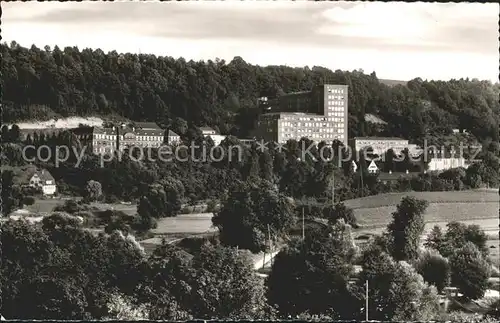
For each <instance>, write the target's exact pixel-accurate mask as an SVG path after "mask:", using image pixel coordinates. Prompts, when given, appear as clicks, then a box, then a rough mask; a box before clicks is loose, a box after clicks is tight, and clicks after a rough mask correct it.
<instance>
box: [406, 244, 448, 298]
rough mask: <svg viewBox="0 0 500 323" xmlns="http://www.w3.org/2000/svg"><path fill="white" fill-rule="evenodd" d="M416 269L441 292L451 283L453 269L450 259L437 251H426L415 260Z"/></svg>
mask: <svg viewBox="0 0 500 323" xmlns="http://www.w3.org/2000/svg"><path fill="white" fill-rule="evenodd" d="M415 269H416V270H417V272H418V273H419V274H420V275H422V277H423V278H424V280H425V281H426V282H428V283H429V284H431V285H434V286H436V288H437V290H438V291H439V292H441V291H443V288H444V287H446V286H448V285H449V283H450V277H451V269H450V265H449V263H448V260H447V259H446V258H444V257H443V256H441V255H440V254H439V253H437V252H435V251H425V252H424V253H423V254H421V255H420V257H419V258H418V259H417V261H416V262H415Z"/></svg>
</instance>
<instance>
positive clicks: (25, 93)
mask: <svg viewBox="0 0 500 323" xmlns="http://www.w3.org/2000/svg"><path fill="white" fill-rule="evenodd" d="M0 46H1V53H2V58H3V59H2V71H4V72H3V77H2V87H3V89H4V90H3V94H4V95H3V108H4V110H3V113H4V118H5V120H7V121H10V122H14V121H18V120H22V119H41V118H46V117H50V116H55V117H57V116H59V117H60V116H73V115H85V116H88V115H101V116H107V115H112V114H113V115H117V116H122V117H126V118H129V119H131V120H136V121H139V120H141V121H145V120H147V121H156V122H158V123H159V124H160V125H163V126H167V125H172V126H175V128H179V125H182V124H184V126H183V127H185V126H186V121H185V120H187V123H188V124H190V125H196V126H201V125H210V126H213V127H215V128H216V129H218V130H220V131H221V132H222V133H225V134H229V133H231V134H233V135H237V136H243V137H246V136H248V135H249V134H250V131H251V130H252V129H253V128H254V126H255V122H256V120H257V117H258V115H259V114H260V113H261V112H260V110H259V109H258V102H257V98H259V97H263V96H277V95H281V94H283V93H286V92H293V91H303V90H310V89H311V88H312V87H313V86H314V85H317V84H321V83H322V82H325V83H326V82H328V83H339V84H346V85H349V137H354V136H359V135H376V134H381V135H383V134H388V135H391V136H401V137H404V138H408V139H412V140H416V141H422V140H423V139H424V138H428V139H431V138H440V137H442V136H444V135H446V134H450V133H451V130H452V129H453V128H459V129H462V130H467V131H468V132H470V133H471V134H473V135H474V136H476V137H477V139H479V140H480V141H485V140H493V141H498V139H499V137H498V135H499V129H498V124H499V121H500V119H499V115H500V105H499V102H498V95H499V93H500V87H499V85H498V84H494V85H492V84H491V83H490V82H488V81H478V80H475V79H474V80H469V79H460V80H451V81H447V82H444V81H423V80H421V79H419V78H417V79H414V80H411V81H409V82H408V84H407V85H406V86H403V85H398V86H395V87H388V86H386V85H384V84H382V83H381V82H380V81H379V80H378V78H377V77H376V75H375V73H372V74H370V75H366V74H364V73H363V72H361V71H353V72H344V71H340V70H337V71H331V70H328V69H326V68H322V67H317V66H315V67H312V68H308V67H305V68H291V67H286V66H267V67H261V66H255V65H251V64H248V63H246V62H245V61H244V60H243V59H242V58H241V57H235V58H234V59H233V60H232V61H231V62H225V61H224V60H219V59H216V60H215V61H212V60H209V61H206V62H204V61H199V62H195V61H186V60H185V59H183V58H179V59H174V58H172V57H168V56H161V57H157V56H155V55H148V54H130V53H126V54H119V53H117V52H116V51H112V52H109V53H104V52H103V51H102V50H100V49H97V50H91V49H83V50H79V49H78V48H76V47H66V48H64V49H63V50H61V49H60V48H58V47H57V46H56V47H54V48H49V47H48V46H46V47H45V48H44V49H39V48H37V47H36V46H34V45H33V46H32V47H31V48H29V49H28V48H24V47H21V46H19V45H18V44H16V43H15V42H12V43H11V44H10V45H7V44H5V43H4V44H2V45H0ZM365 113H373V114H376V115H378V116H380V117H381V118H382V119H384V120H385V121H387V122H388V126H387V127H386V129H384V130H382V132H381V133H378V132H380V129H378V127H376V126H373V125H371V124H365V122H364V115H365Z"/></svg>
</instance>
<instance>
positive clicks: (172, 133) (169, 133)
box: [168, 130, 180, 137]
mask: <svg viewBox="0 0 500 323" xmlns="http://www.w3.org/2000/svg"><path fill="white" fill-rule="evenodd" d="M168 136H169V137H170V136H177V137H180V136H179V135H178V134H176V133H175V132H173V131H172V130H168Z"/></svg>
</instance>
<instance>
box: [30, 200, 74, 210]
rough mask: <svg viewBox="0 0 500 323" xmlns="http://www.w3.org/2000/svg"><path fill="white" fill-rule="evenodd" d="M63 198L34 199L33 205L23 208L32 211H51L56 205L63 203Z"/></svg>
mask: <svg viewBox="0 0 500 323" xmlns="http://www.w3.org/2000/svg"><path fill="white" fill-rule="evenodd" d="M65 201H66V200H65V199H56V198H54V199H44V200H41V199H36V200H35V203H34V204H33V205H29V206H26V207H25V209H26V210H28V211H30V212H32V213H48V212H52V210H54V208H55V207H56V206H57V205H60V204H64V202H65Z"/></svg>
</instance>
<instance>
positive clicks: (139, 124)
mask: <svg viewBox="0 0 500 323" xmlns="http://www.w3.org/2000/svg"><path fill="white" fill-rule="evenodd" d="M134 124H135V126H136V128H141V129H143V130H146V129H147V130H156V129H161V128H160V126H158V125H157V124H156V123H155V122H134Z"/></svg>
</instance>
